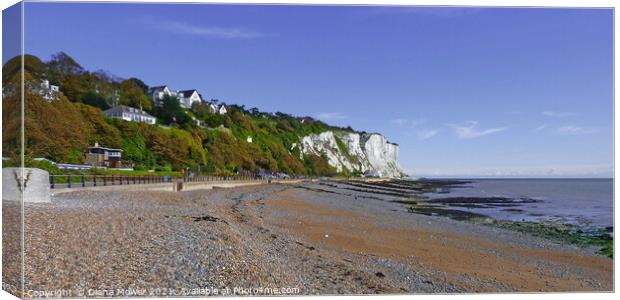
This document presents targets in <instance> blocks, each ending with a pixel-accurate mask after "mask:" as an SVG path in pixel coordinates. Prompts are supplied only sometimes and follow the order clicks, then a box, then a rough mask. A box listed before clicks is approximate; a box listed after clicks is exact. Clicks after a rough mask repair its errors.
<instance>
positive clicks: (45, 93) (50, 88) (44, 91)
mask: <svg viewBox="0 0 620 300" xmlns="http://www.w3.org/2000/svg"><path fill="white" fill-rule="evenodd" d="M37 90H38V92H39V95H41V96H42V97H43V99H45V100H47V101H50V102H51V101H53V100H56V99H57V97H58V92H60V88H58V86H57V85H53V84H50V81H49V80H47V79H44V80H42V81H41V85H40V86H39V88H38V89H37Z"/></svg>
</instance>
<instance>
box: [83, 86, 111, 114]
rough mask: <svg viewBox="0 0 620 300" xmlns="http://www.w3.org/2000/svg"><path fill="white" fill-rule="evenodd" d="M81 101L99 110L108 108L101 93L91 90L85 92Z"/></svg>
mask: <svg viewBox="0 0 620 300" xmlns="http://www.w3.org/2000/svg"><path fill="white" fill-rule="evenodd" d="M82 102H83V103H84V104H88V105H91V106H94V107H98V108H100V109H101V110H106V109H108V108H110V105H108V103H107V101H106V99H105V98H104V97H103V96H102V95H101V94H98V93H95V92H93V91H88V92H86V94H85V95H84V96H83V97H82Z"/></svg>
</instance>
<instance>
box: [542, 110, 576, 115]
mask: <svg viewBox="0 0 620 300" xmlns="http://www.w3.org/2000/svg"><path fill="white" fill-rule="evenodd" d="M542 114H543V115H545V116H547V117H574V116H576V115H577V114H576V113H574V112H568V111H552V110H546V111H543V113H542Z"/></svg>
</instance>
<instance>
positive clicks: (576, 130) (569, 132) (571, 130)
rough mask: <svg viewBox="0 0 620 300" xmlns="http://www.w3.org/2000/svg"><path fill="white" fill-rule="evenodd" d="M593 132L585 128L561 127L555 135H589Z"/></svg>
mask: <svg viewBox="0 0 620 300" xmlns="http://www.w3.org/2000/svg"><path fill="white" fill-rule="evenodd" d="M594 132H595V130H593V129H587V128H583V127H579V126H575V125H567V126H562V127H559V128H558V130H557V133H559V134H566V135H579V134H590V133H594Z"/></svg>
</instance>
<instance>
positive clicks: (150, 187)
mask: <svg viewBox="0 0 620 300" xmlns="http://www.w3.org/2000/svg"><path fill="white" fill-rule="evenodd" d="M302 181H303V180H277V179H276V180H272V181H271V183H285V184H286V183H289V184H291V183H300V182H302ZM261 184H269V182H268V181H266V180H222V181H202V182H183V184H182V188H181V190H182V191H194V190H210V189H213V188H234V187H240V186H252V185H261ZM74 191H164V192H174V191H177V182H172V183H171V182H167V183H152V184H128V185H108V186H91V187H77V188H70V189H69V188H64V189H53V190H52V194H54V195H57V194H62V193H68V192H74Z"/></svg>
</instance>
